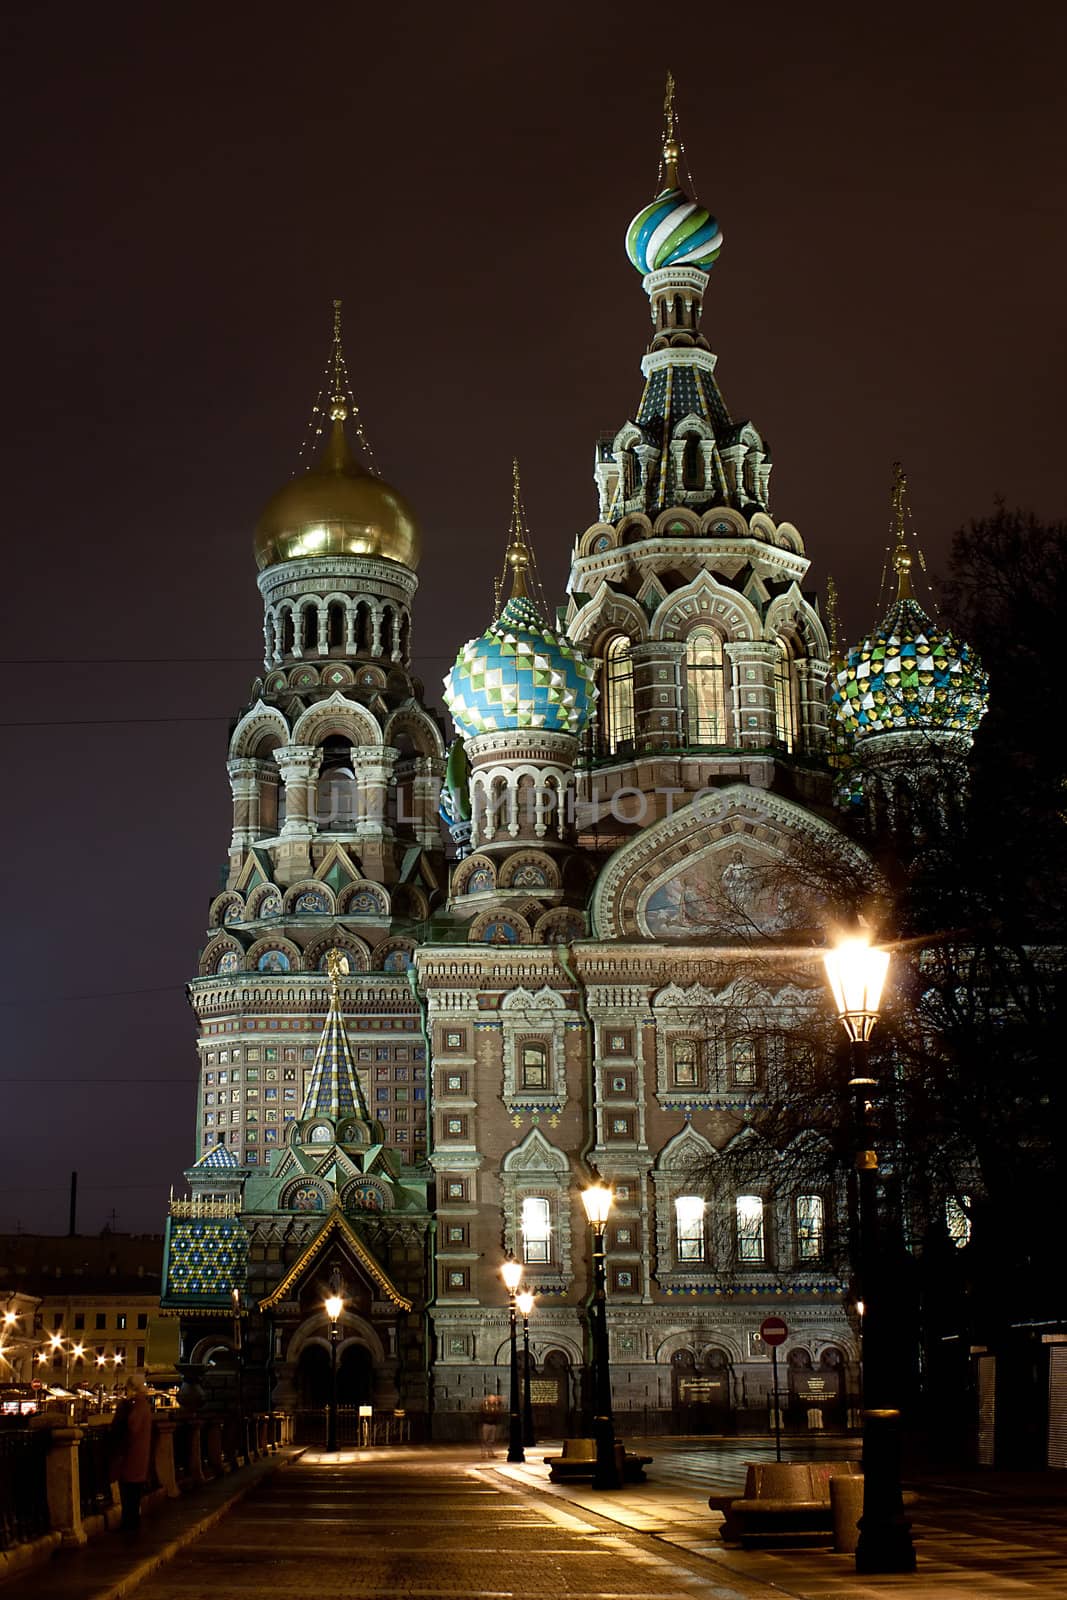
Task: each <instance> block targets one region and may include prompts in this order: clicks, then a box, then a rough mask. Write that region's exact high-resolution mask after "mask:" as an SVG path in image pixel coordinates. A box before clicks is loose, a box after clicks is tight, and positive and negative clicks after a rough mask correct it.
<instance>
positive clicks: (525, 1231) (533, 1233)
mask: <svg viewBox="0 0 1067 1600" xmlns="http://www.w3.org/2000/svg"><path fill="white" fill-rule="evenodd" d="M551 1239H552V1231H551V1226H550V1213H549V1207H548V1201H547V1200H544V1199H542V1197H541V1196H540V1195H527V1197H526V1199H525V1200H524V1201H523V1202H522V1259H523V1260H524V1261H525V1262H528V1263H529V1265H530V1266H547V1264H548V1262H549V1261H550V1260H551V1255H550V1244H551Z"/></svg>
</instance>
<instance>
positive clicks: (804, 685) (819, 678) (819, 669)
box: [796, 656, 830, 755]
mask: <svg viewBox="0 0 1067 1600" xmlns="http://www.w3.org/2000/svg"><path fill="white" fill-rule="evenodd" d="M796 674H797V699H798V701H799V712H800V718H799V720H800V740H799V743H800V749H801V751H802V753H803V754H805V755H818V754H820V753H821V752H822V751H824V750H825V749H826V745H827V737H828V736H827V728H828V724H829V716H830V713H829V707H828V704H827V701H828V698H829V694H828V688H827V685H828V683H829V680H830V663H829V662H828V661H818V660H815V659H813V658H812V657H810V656H807V657H803V658H802V659H801V660H800V661H798V662H797V663H796Z"/></svg>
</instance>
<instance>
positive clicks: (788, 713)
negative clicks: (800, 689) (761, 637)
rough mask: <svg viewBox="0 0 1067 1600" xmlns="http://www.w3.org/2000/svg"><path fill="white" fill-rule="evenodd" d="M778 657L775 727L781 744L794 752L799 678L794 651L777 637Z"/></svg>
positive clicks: (776, 667) (775, 670) (775, 686)
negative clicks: (794, 663) (797, 677)
mask: <svg viewBox="0 0 1067 1600" xmlns="http://www.w3.org/2000/svg"><path fill="white" fill-rule="evenodd" d="M775 643H776V644H777V646H778V657H777V660H776V661H775V663H774V729H775V733H776V734H777V736H778V742H779V744H782V745H784V746H785V748H786V749H787V750H788V751H789V752H790V754H792V751H793V749H794V747H795V745H796V742H797V679H796V672H795V670H794V667H793V652H792V650H791V649H790V648H789V646H788V644H787V643H786V641H785V640H784V639H777V640H776V641H775Z"/></svg>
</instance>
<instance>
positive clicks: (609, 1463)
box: [582, 1183, 622, 1489]
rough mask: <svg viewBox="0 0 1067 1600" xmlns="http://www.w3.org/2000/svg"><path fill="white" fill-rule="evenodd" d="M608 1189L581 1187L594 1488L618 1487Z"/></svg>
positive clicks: (604, 1186)
mask: <svg viewBox="0 0 1067 1600" xmlns="http://www.w3.org/2000/svg"><path fill="white" fill-rule="evenodd" d="M612 1198H613V1196H612V1192H611V1190H610V1189H609V1188H608V1187H607V1185H606V1184H603V1183H594V1184H592V1185H591V1186H590V1187H589V1188H588V1189H583V1190H582V1204H583V1205H584V1207H585V1214H586V1216H587V1217H588V1219H589V1225H590V1227H591V1228H592V1230H593V1305H592V1325H593V1328H592V1331H593V1438H594V1439H595V1441H596V1471H595V1472H594V1474H593V1488H594V1489H618V1488H621V1486H622V1478H621V1476H620V1474H619V1464H618V1461H617V1460H616V1458H615V1419H614V1417H613V1416H612V1411H611V1370H610V1367H609V1365H608V1307H607V1299H608V1295H607V1263H606V1259H605V1250H604V1230H605V1229H606V1227H607V1224H608V1217H609V1216H610V1214H611V1202H612Z"/></svg>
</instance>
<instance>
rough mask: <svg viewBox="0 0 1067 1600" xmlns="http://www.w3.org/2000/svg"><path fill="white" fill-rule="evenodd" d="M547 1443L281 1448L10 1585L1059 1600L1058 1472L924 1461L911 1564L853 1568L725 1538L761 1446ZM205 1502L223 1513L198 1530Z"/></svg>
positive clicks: (574, 1597) (93, 1597) (362, 1598)
mask: <svg viewBox="0 0 1067 1600" xmlns="http://www.w3.org/2000/svg"><path fill="white" fill-rule="evenodd" d="M631 1442H632V1443H634V1444H637V1443H639V1441H631ZM547 1448H548V1447H545V1446H539V1447H538V1448H537V1449H536V1450H531V1451H529V1458H530V1459H529V1460H528V1462H527V1463H526V1464H525V1465H523V1466H510V1465H508V1463H507V1462H506V1461H505V1460H504V1459H503V1456H502V1454H500V1453H498V1455H497V1456H496V1458H495V1459H494V1460H490V1461H483V1460H481V1459H480V1458H479V1454H478V1451H477V1450H476V1449H474V1448H469V1449H463V1448H459V1447H456V1448H447V1447H443V1446H438V1447H436V1448H422V1449H403V1450H402V1449H389V1450H366V1451H357V1450H344V1451H341V1452H339V1453H338V1454H337V1455H336V1456H327V1455H324V1454H321V1453H319V1452H316V1451H305V1452H303V1454H302V1455H299V1456H296V1457H293V1458H290V1459H289V1461H288V1462H286V1461H285V1460H284V1458H276V1459H275V1461H273V1462H268V1463H264V1464H262V1466H261V1468H259V1469H254V1470H256V1471H259V1472H261V1473H262V1474H264V1476H263V1481H261V1482H259V1483H258V1484H257V1485H256V1486H255V1487H253V1488H252V1490H251V1492H250V1493H248V1494H247V1495H246V1496H245V1497H244V1498H242V1499H240V1500H239V1501H238V1502H237V1503H235V1504H234V1505H233V1506H232V1507H231V1508H230V1509H228V1510H225V1509H224V1507H223V1503H222V1502H223V1498H224V1497H225V1495H226V1494H227V1493H228V1494H229V1495H231V1496H232V1494H233V1492H234V1487H235V1482H236V1481H235V1480H224V1481H223V1482H222V1483H221V1484H219V1485H214V1486H212V1487H211V1488H210V1489H208V1490H206V1491H202V1492H201V1495H199V1496H197V1497H195V1499H190V1500H189V1501H188V1502H185V1501H183V1502H182V1503H181V1504H179V1505H175V1506H173V1507H168V1508H167V1509H166V1510H165V1511H164V1512H162V1513H161V1514H160V1516H158V1517H156V1518H153V1519H152V1521H151V1522H149V1523H146V1526H145V1532H144V1535H143V1538H142V1543H141V1545H140V1546H139V1547H138V1548H131V1547H130V1546H126V1545H123V1544H122V1543H121V1541H120V1540H119V1539H118V1538H117V1537H116V1536H115V1535H109V1536H107V1537H105V1538H104V1539H102V1540H99V1541H95V1542H94V1544H93V1545H92V1546H90V1547H89V1549H87V1550H85V1551H83V1552H81V1553H79V1554H76V1555H72V1556H65V1555H61V1556H59V1557H57V1558H56V1559H55V1560H54V1561H53V1562H52V1563H51V1564H50V1565H49V1566H48V1567H46V1568H44V1569H40V1570H39V1571H38V1572H37V1573H36V1574H34V1575H33V1576H31V1577H30V1578H28V1579H26V1580H22V1581H20V1582H17V1583H13V1584H11V1585H7V1586H5V1588H4V1590H3V1591H2V1595H0V1600H28V1597H30V1596H33V1597H34V1600H45V1597H46V1600H105V1597H107V1600H118V1597H119V1596H121V1595H124V1594H129V1593H131V1592H133V1591H135V1592H136V1600H201V1597H208V1596H210V1600H253V1597H255V1600H262V1597H265V1596H268V1595H270V1596H273V1597H276V1600H303V1597H305V1596H307V1597H311V1596H314V1597H316V1600H319V1597H324V1600H406V1597H409V1596H410V1597H423V1596H425V1597H435V1600H505V1597H511V1596H515V1597H517V1600H518V1597H521V1600H527V1597H528V1600H693V1597H695V1596H700V1597H702V1600H896V1597H898V1596H903V1595H907V1596H910V1597H912V1600H926V1597H928V1596H936V1597H938V1600H1027V1597H1030V1596H1033V1597H1037V1596H1042V1597H1048V1600H1067V1521H1065V1517H1064V1512H1065V1510H1067V1475H1062V1479H1061V1477H1060V1476H1058V1475H1049V1474H1033V1475H1032V1476H1030V1477H1018V1476H1012V1477H1010V1478H1009V1477H1007V1476H1006V1475H1001V1474H997V1475H990V1474H978V1473H975V1474H971V1475H969V1476H967V1477H964V1478H957V1479H954V1480H952V1481H948V1480H944V1479H941V1480H939V1479H937V1478H935V1477H933V1476H928V1477H927V1479H926V1480H925V1481H924V1482H922V1483H921V1486H920V1487H921V1493H922V1503H921V1507H920V1509H919V1510H918V1511H917V1513H916V1518H915V1534H916V1543H917V1546H918V1550H919V1570H918V1572H917V1573H916V1574H913V1575H907V1576H900V1577H889V1576H887V1577H878V1578H871V1577H865V1578H862V1579H861V1578H857V1576H856V1573H855V1568H854V1562H853V1559H852V1557H850V1556H845V1555H835V1554H834V1553H832V1552H830V1551H810V1550H805V1551H741V1550H736V1549H732V1548H727V1547H725V1546H724V1545H723V1544H722V1543H721V1542H720V1541H719V1539H718V1538H717V1537H716V1528H717V1525H718V1518H717V1516H716V1515H715V1514H714V1513H712V1512H710V1511H709V1510H708V1509H707V1495H708V1493H709V1492H710V1491H711V1490H712V1489H716V1490H718V1489H729V1488H731V1487H734V1486H737V1485H738V1484H739V1482H740V1480H741V1478H743V1474H744V1465H743V1464H744V1461H745V1460H746V1459H758V1458H761V1457H762V1458H764V1459H766V1457H767V1455H768V1454H770V1453H772V1452H771V1451H770V1450H769V1447H768V1446H767V1445H766V1443H765V1442H763V1443H751V1442H750V1443H745V1442H737V1443H731V1444H717V1443H710V1444H709V1443H705V1442H704V1441H697V1440H689V1441H681V1440H663V1439H656V1440H650V1441H646V1442H645V1443H644V1445H642V1449H643V1453H646V1454H651V1455H653V1456H655V1458H656V1459H655V1464H654V1466H653V1468H652V1469H651V1471H652V1477H651V1478H650V1479H649V1481H648V1482H647V1483H646V1484H640V1485H634V1486H631V1487H627V1488H625V1489H622V1490H619V1491H616V1492H614V1493H594V1491H593V1490H592V1489H591V1488H590V1487H589V1486H588V1485H579V1484H568V1485H556V1484H549V1482H548V1473H547V1468H546V1467H545V1466H544V1465H543V1463H542V1460H541V1457H542V1456H543V1455H544V1454H545V1453H546V1449H547ZM850 1449H854V1445H853V1446H851V1447H850V1446H849V1445H847V1444H842V1443H841V1442H836V1443H835V1442H834V1441H830V1440H827V1441H826V1442H825V1444H824V1445H823V1446H821V1447H820V1453H825V1454H834V1455H844V1454H847V1453H849V1451H850ZM810 1450H811V1446H810V1444H809V1445H807V1446H806V1447H805V1451H804V1452H803V1453H810ZM274 1468H278V1470H272V1469H274ZM212 1495H214V1496H215V1497H216V1499H215V1501H214V1502H211V1501H210V1496H212ZM205 1497H206V1498H205ZM198 1517H199V1518H200V1520H201V1522H202V1521H204V1519H205V1517H206V1518H207V1519H208V1520H211V1521H213V1525H212V1526H209V1527H207V1528H206V1530H205V1531H203V1532H202V1533H201V1534H200V1535H199V1536H197V1531H198V1526H199V1524H198V1522H197V1518H198ZM168 1519H169V1520H170V1526H169V1529H168V1527H167V1526H165V1524H167V1522H168ZM179 1523H181V1526H179ZM150 1569H154V1570H150Z"/></svg>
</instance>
